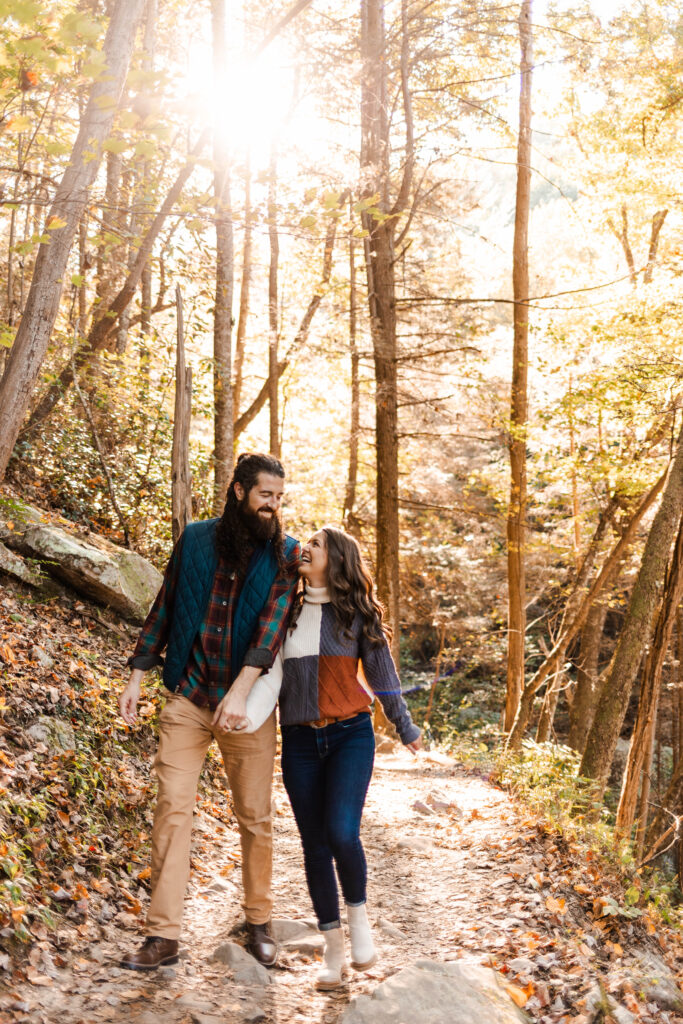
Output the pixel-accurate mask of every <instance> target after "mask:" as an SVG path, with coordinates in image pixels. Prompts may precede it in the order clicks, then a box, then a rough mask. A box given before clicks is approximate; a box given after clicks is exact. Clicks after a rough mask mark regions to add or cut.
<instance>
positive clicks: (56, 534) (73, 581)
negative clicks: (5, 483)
mask: <svg viewBox="0 0 683 1024" xmlns="http://www.w3.org/2000/svg"><path fill="white" fill-rule="evenodd" d="M0 541H4V543H5V544H6V545H7V546H8V547H10V548H13V549H15V550H18V551H20V552H21V553H22V554H23V555H27V556H29V557H30V558H35V559H37V560H38V561H39V562H40V563H41V565H42V566H43V567H44V569H45V570H46V571H47V572H49V573H50V575H52V576H54V577H56V578H57V579H59V580H61V581H62V582H63V583H67V584H68V585H69V586H70V587H72V588H73V589H74V590H76V591H77V592H78V593H79V594H83V595H84V596H85V597H88V598H91V599H92V600H94V601H97V602H99V603H100V604H103V605H107V606H108V607H110V608H113V609H114V611H116V612H119V613H120V614H121V615H123V616H124V617H125V618H128V619H132V621H133V622H143V621H144V619H145V617H146V615H147V612H148V611H149V608H150V605H151V604H152V601H153V600H154V598H155V596H156V594H157V591H158V590H159V587H160V586H161V581H162V576H161V573H160V572H159V571H158V569H156V568H155V567H154V566H153V565H152V564H151V562H148V561H147V559H146V558H143V557H142V555H138V554H137V553H136V552H135V551H128V550H127V549H126V548H121V547H118V545H116V544H112V542H111V541H108V540H105V538H104V537H99V536H97V534H93V533H89V534H87V535H85V536H83V535H80V534H78V533H76V532H75V530H74V529H70V528H67V526H66V524H65V521H64V520H62V521H61V523H60V524H59V525H57V524H55V523H52V522H50V521H48V519H47V517H46V516H43V514H42V513H40V512H38V511H37V510H36V509H33V508H31V507H30V506H28V505H18V504H17V505H16V508H14V509H13V511H12V515H11V519H10V517H9V516H8V515H7V513H5V514H4V516H2V517H0Z"/></svg>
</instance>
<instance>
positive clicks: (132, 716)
mask: <svg viewBox="0 0 683 1024" xmlns="http://www.w3.org/2000/svg"><path fill="white" fill-rule="evenodd" d="M142 676H143V673H142V670H141V669H139V668H134V669H133V671H132V672H131V674H130V679H129V680H128V685H127V686H126V688H125V689H124V690H122V691H121V693H120V694H119V711H120V712H121V718H122V719H123V720H124V722H125V723H126V725H135V723H136V721H137V718H138V711H137V708H138V701H139V700H140V682H141V680H142Z"/></svg>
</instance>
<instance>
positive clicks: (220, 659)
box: [128, 537, 301, 711]
mask: <svg viewBox="0 0 683 1024" xmlns="http://www.w3.org/2000/svg"><path fill="white" fill-rule="evenodd" d="M182 543H183V538H182V537H180V539H179V540H178V543H177V544H176V546H175V548H174V549H173V554H172V555H171V558H170V560H169V563H168V565H167V566H166V571H165V573H164V579H163V583H162V584H161V589H160V590H159V593H158V594H157V596H156V600H155V601H154V604H153V605H152V608H151V610H150V612H149V615H148V616H147V618H146V620H145V624H144V625H143V627H142V630H141V632H140V636H139V638H138V642H137V644H136V647H135V651H134V652H133V655H132V657H131V658H129V659H128V664H129V666H130V667H131V668H141V669H143V670H144V671H146V670H147V669H150V668H153V667H154V666H156V665H163V658H162V657H161V652H162V651H163V650H164V648H165V647H166V644H167V642H168V635H169V629H170V623H171V618H172V609H173V599H174V596H175V591H176V586H177V582H178V573H179V571H180V560H181V552H182ZM300 557H301V547H300V545H299V544H297V545H296V546H295V548H294V550H293V551H292V554H291V555H290V558H289V560H288V562H287V564H286V566H285V572H284V573H283V574H281V575H279V576H277V577H276V579H275V581H274V583H273V585H272V587H271V588H270V593H269V595H268V600H267V601H266V603H265V605H264V606H263V609H262V611H261V615H260V617H259V620H258V625H257V627H256V630H255V632H254V635H253V636H252V638H251V643H250V645H249V649H248V651H247V653H246V656H245V658H244V664H245V665H254V666H257V667H260V668H263V669H268V668H270V666H271V665H272V664H273V661H274V659H275V655H276V654H277V652H278V650H279V648H280V645H281V643H282V641H283V639H284V636H285V631H286V629H287V621H288V619H289V612H290V609H291V606H292V601H293V599H294V591H295V589H296V583H297V578H298V576H297V566H298V564H299V559H300ZM242 583H243V580H242V578H241V577H239V576H237V575H236V574H235V573H234V572H228V570H227V567H226V566H225V563H224V561H223V559H222V558H221V557H219V559H218V567H217V569H216V574H215V576H214V579H213V585H212V588H211V594H210V597H209V601H208V604H207V606H206V612H205V614H204V619H203V621H202V623H201V625H200V627H199V630H198V631H197V635H196V637H195V639H194V643H193V644H192V649H191V650H190V654H189V657H188V660H187V665H186V666H185V671H184V672H183V676H182V678H181V680H180V684H179V686H178V693H181V694H182V695H183V696H184V697H188V698H189V699H190V700H191V701H193V702H194V703H195V704H198V705H199V706H200V707H206V706H208V707H209V708H211V710H212V711H213V710H215V708H216V707H217V705H218V704H219V703H220V701H221V700H222V699H223V697H224V696H225V694H226V693H227V692H228V690H229V689H230V687H231V685H232V682H233V680H232V675H231V671H230V658H231V642H232V621H233V617H234V614H235V608H236V607H237V601H238V598H239V595H240V591H241V589H242Z"/></svg>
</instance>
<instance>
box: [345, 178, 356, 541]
mask: <svg viewBox="0 0 683 1024" xmlns="http://www.w3.org/2000/svg"><path fill="white" fill-rule="evenodd" d="M352 206H353V199H352V196H349V216H350V217H351V214H352ZM351 219H352V218H351ZM356 302H357V297H356V251H355V245H354V238H353V231H351V232H350V233H349V352H350V355H351V423H350V429H349V475H348V478H347V480H346V493H345V495H344V513H343V521H344V526H345V527H346V529H347V530H348V531H349V532H350V533H352V534H354V535H355V536H358V534H359V530H358V525H359V524H358V520H357V519H356V516H355V515H354V506H355V504H356V485H357V482H358V439H359V435H360V376H359V365H360V356H359V354H358V341H357V337H356V326H357V317H356V313H357V309H356Z"/></svg>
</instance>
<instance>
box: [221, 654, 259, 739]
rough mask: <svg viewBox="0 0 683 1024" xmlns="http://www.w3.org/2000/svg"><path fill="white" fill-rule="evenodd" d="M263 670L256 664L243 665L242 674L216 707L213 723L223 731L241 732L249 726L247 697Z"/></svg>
mask: <svg viewBox="0 0 683 1024" xmlns="http://www.w3.org/2000/svg"><path fill="white" fill-rule="evenodd" d="M261 671H262V669H260V668H258V667H256V666H254V665H243V666H242V670H241V672H240V674H239V675H238V676H237V678H236V679H235V681H234V683H233V684H232V686H231V687H230V689H229V690H228V692H227V693H226V695H225V697H223V700H222V701H221V702H220V704H219V705H218V707H217V708H216V713H215V714H214V716H213V719H212V720H211V725H215V726H217V727H218V729H219V730H220V731H221V732H241V731H242V729H246V728H247V726H248V725H249V721H248V719H247V697H248V695H249V691H250V690H251V688H252V686H253V685H254V683H255V682H256V680H257V679H258V677H259V676H260V675H261Z"/></svg>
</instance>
